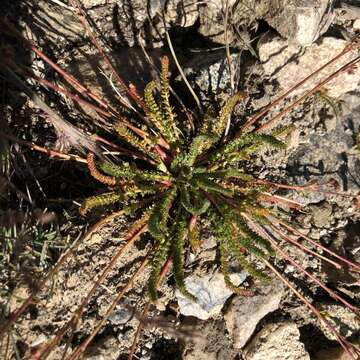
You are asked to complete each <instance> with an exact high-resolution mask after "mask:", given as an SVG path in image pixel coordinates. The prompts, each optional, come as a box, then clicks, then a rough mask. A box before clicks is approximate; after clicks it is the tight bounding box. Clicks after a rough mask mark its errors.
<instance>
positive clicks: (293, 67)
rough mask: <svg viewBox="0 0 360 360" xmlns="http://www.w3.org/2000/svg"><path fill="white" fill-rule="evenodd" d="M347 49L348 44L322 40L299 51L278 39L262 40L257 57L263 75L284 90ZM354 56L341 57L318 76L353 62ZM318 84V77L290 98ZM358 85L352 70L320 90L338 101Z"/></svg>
mask: <svg viewBox="0 0 360 360" xmlns="http://www.w3.org/2000/svg"><path fill="white" fill-rule="evenodd" d="M347 45H348V42H347V41H345V40H341V39H335V38H330V37H325V38H323V39H322V40H321V42H320V43H316V44H312V45H310V46H308V47H307V48H306V49H305V50H304V51H302V49H301V48H300V47H298V46H296V45H289V44H288V42H287V41H285V40H282V39H280V38H278V37H275V38H265V39H264V40H263V41H262V42H261V43H260V44H259V56H260V60H261V61H262V65H263V68H264V71H265V75H266V76H269V77H271V78H272V79H276V80H277V81H278V83H279V85H280V88H281V89H283V90H287V89H290V88H291V87H292V86H293V85H295V84H297V83H298V82H299V81H301V80H302V79H303V78H304V77H305V76H307V75H310V74H311V73H312V72H313V71H314V70H316V69H317V68H318V67H320V66H321V65H324V64H325V63H327V62H328V61H329V60H330V59H331V58H333V57H335V56H336V55H338V54H339V53H340V52H341V51H343V49H344V48H345V46H347ZM354 55H356V54H355V51H351V52H349V53H348V54H346V55H344V56H343V57H342V58H341V59H340V60H339V61H337V62H336V63H335V64H333V65H332V66H329V67H327V68H326V70H324V71H323V72H321V77H322V78H323V77H325V76H328V75H330V74H331V73H332V72H334V71H336V70H337V69H339V68H340V67H341V66H342V65H344V64H345V63H347V62H348V61H350V60H351V59H353V58H354V57H355V56H354ZM318 82H319V77H315V79H312V80H310V81H308V82H306V84H305V85H304V86H301V87H299V88H298V89H297V90H296V91H294V92H293V93H292V94H293V95H296V94H300V93H303V92H304V90H308V89H310V88H312V87H313V86H314V85H316V84H317V83H318ZM359 82H360V69H359V68H354V69H352V70H351V71H348V72H345V73H342V74H341V75H339V76H337V77H336V78H335V79H333V80H331V81H330V82H328V83H327V84H325V85H324V86H323V87H322V90H323V91H326V94H327V95H328V96H330V97H334V98H338V97H340V96H341V95H343V94H345V93H347V92H350V91H353V90H355V89H356V88H357V87H358V84H359Z"/></svg>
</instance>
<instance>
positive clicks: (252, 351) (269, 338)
mask: <svg viewBox="0 0 360 360" xmlns="http://www.w3.org/2000/svg"><path fill="white" fill-rule="evenodd" d="M299 337H300V333H299V330H298V328H297V326H296V324H294V323H291V322H286V323H281V324H268V325H266V326H265V327H264V328H263V329H262V330H261V331H260V332H259V333H258V334H257V335H256V336H255V338H254V339H253V340H252V341H251V343H250V344H249V345H248V346H247V347H246V349H245V354H244V359H245V360H265V359H266V360H295V359H296V360H310V356H309V354H308V353H307V351H306V350H305V347H304V344H303V343H301V342H300V341H299ZM324 359H325V358H324Z"/></svg>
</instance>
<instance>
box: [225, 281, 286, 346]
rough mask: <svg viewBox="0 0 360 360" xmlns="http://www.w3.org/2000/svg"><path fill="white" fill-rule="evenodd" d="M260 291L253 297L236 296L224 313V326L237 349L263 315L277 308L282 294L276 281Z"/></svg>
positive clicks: (281, 288)
mask: <svg viewBox="0 0 360 360" xmlns="http://www.w3.org/2000/svg"><path fill="white" fill-rule="evenodd" d="M260 291H261V292H260V293H259V294H258V295H255V296H253V297H236V298H235V299H234V300H233V301H232V303H231V304H230V306H229V309H228V311H227V313H226V314H225V321H226V327H227V329H228V331H229V333H230V335H231V337H232V338H233V342H234V347H235V348H237V349H241V348H242V347H244V346H245V344H246V342H247V341H248V340H249V338H250V337H251V335H252V334H253V332H254V330H255V328H256V325H257V324H258V322H259V321H260V320H261V319H262V318H263V317H264V316H265V315H267V314H269V313H270V312H272V311H274V310H276V309H278V307H279V304H280V301H281V298H282V296H283V294H284V290H283V287H282V285H281V284H280V283H278V282H273V283H272V284H270V285H267V286H264V287H262V288H260Z"/></svg>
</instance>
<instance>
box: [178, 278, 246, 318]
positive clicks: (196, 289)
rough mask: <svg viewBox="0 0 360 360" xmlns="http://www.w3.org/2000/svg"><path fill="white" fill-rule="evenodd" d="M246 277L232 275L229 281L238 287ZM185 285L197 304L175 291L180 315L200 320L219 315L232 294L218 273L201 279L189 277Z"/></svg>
mask: <svg viewBox="0 0 360 360" xmlns="http://www.w3.org/2000/svg"><path fill="white" fill-rule="evenodd" d="M246 276H247V274H246V273H245V272H242V273H239V274H232V275H231V279H232V281H233V282H234V283H235V284H236V285H239V284H240V283H242V282H243V281H244V280H245V278H246ZM185 283H186V287H187V289H188V291H189V292H190V293H191V294H193V295H194V296H195V297H196V298H197V302H194V301H191V300H190V299H188V298H187V297H185V296H183V295H182V294H181V293H180V292H179V291H176V293H175V295H176V297H177V301H178V304H179V308H180V313H181V314H183V315H186V316H195V317H197V318H198V319H201V320H206V319H209V318H210V317H212V316H214V315H216V314H219V313H220V311H221V309H222V307H223V306H224V304H225V301H226V300H227V299H228V298H229V297H230V296H231V295H232V294H233V291H232V290H230V289H228V288H227V286H226V284H225V281H224V277H223V275H222V274H220V273H215V274H213V275H212V274H209V275H205V276H203V277H199V276H195V275H194V276H189V277H187V278H186V279H185Z"/></svg>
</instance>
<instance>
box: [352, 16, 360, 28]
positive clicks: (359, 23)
mask: <svg viewBox="0 0 360 360" xmlns="http://www.w3.org/2000/svg"><path fill="white" fill-rule="evenodd" d="M353 29H354V30H360V19H356V20H355V21H354V23H353Z"/></svg>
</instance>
